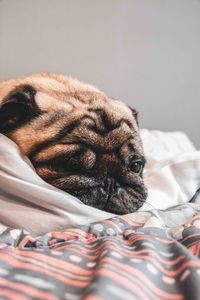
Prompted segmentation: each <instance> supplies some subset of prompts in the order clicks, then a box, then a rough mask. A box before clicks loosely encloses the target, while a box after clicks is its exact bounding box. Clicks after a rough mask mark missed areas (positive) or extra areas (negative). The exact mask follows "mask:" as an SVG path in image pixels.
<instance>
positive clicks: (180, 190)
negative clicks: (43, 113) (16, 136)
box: [0, 130, 200, 300]
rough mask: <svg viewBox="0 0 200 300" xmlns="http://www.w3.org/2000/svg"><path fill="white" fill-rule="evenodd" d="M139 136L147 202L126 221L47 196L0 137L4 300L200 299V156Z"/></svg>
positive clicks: (183, 145)
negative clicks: (142, 154) (144, 163)
mask: <svg viewBox="0 0 200 300" xmlns="http://www.w3.org/2000/svg"><path fill="white" fill-rule="evenodd" d="M141 135H142V139H143V144H144V149H145V153H146V157H147V166H146V170H145V174H144V179H145V182H146V185H147V186H148V190H149V196H148V199H147V202H146V203H145V205H144V206H143V207H142V208H141V209H140V210H139V211H137V212H135V213H132V214H129V215H123V216H116V215H112V214H110V213H107V212H102V211H99V210H97V209H94V208H92V207H87V206H85V205H83V204H81V203H80V201H79V200H78V199H76V198H74V197H72V196H71V195H69V194H66V193H64V192H62V191H60V190H57V189H56V188H54V187H52V186H49V185H48V184H47V183H45V182H44V181H42V180H41V179H40V178H39V177H38V176H37V175H36V174H35V172H34V169H33V167H32V165H31V164H30V162H29V161H28V160H27V158H25V157H22V156H21V154H20V152H19V150H18V148H17V146H16V145H15V144H14V143H13V142H12V141H10V140H9V139H7V138H6V137H4V136H3V135H1V136H0V157H1V159H0V207H1V210H0V223H1V225H0V299H20V300H21V299H22V300H28V299H52V300H56V299H69V300H78V299H88V300H95V299H96V300H100V299H109V300H110V299H173V300H174V299H177V300H178V299H199V298H200V286H199V282H200V259H199V256H200V190H199V188H200V151H197V150H196V149H195V148H194V146H193V145H192V143H191V142H190V140H189V139H188V137H187V136H186V135H185V134H184V133H180V132H173V133H164V132H160V131H149V130H141ZM66 203H67V205H66Z"/></svg>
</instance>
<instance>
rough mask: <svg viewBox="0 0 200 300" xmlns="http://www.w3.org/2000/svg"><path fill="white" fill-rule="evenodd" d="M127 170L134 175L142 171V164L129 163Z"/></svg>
mask: <svg viewBox="0 0 200 300" xmlns="http://www.w3.org/2000/svg"><path fill="white" fill-rule="evenodd" d="M129 168H130V169H131V171H133V172H134V173H141V172H142V170H143V164H142V162H140V161H133V162H131V163H130V166H129Z"/></svg>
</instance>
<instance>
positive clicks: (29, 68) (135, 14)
mask: <svg viewBox="0 0 200 300" xmlns="http://www.w3.org/2000/svg"><path fill="white" fill-rule="evenodd" d="M38 71H52V72H61V73H64V74H69V75H71V76H73V77H76V78H78V79H80V80H81V81H84V82H88V83H91V84H93V85H95V86H97V87H98V88H99V89H101V90H103V91H104V92H106V93H107V94H108V95H109V96H111V97H114V98H116V99H121V100H123V101H125V102H127V103H128V104H129V105H131V106H133V107H135V108H137V109H138V110H139V112H140V124H141V127H145V128H148V129H159V130H165V131H171V130H182V131H184V132H186V133H187V134H188V136H189V137H190V138H191V139H192V141H193V142H194V144H195V145H196V147H197V148H200V133H199V129H200V128H199V127H200V126H199V120H198V119H199V113H200V1H198V0H0V79H5V78H7V77H13V76H18V75H24V74H27V73H31V72H38Z"/></svg>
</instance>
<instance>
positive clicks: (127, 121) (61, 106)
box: [0, 73, 147, 214]
mask: <svg viewBox="0 0 200 300" xmlns="http://www.w3.org/2000/svg"><path fill="white" fill-rule="evenodd" d="M0 132H1V133H3V134H5V135H6V136H8V137H9V138H10V139H11V140H13V141H14V142H15V143H16V144H17V145H18V146H19V148H20V150H21V152H22V153H23V154H25V155H27V156H28V158H29V159H30V160H31V162H32V164H33V166H34V167H35V170H36V172H37V174H38V175H39V176H40V177H41V178H43V179H44V180H45V181H46V182H48V183H50V184H52V185H53V186H55V187H57V188H59V189H61V190H64V191H66V192H68V193H70V194H72V195H74V196H76V197H77V198H79V199H80V200H81V201H82V202H83V203H84V204H87V205H90V206H93V207H96V208H99V209H102V210H105V211H109V212H112V213H116V214H127V213H131V212H134V211H136V210H138V209H139V207H141V205H142V204H143V203H144V202H145V199H146V197H147V190H146V187H145V185H144V182H143V178H142V172H143V168H144V165H145V157H144V152H143V148H142V142H141V139H140V136H139V129H138V121H137V112H136V111H135V110H134V109H131V108H129V107H128V106H127V105H126V104H125V103H123V102H121V101H118V100H113V99H111V98H109V97H107V96H106V95H105V94H104V93H103V92H101V91H99V90H98V89H96V88H94V87H93V86H91V85H87V84H83V83H81V82H79V81H77V80H76V79H73V78H71V77H67V76H64V75H61V74H53V73H38V74H33V75H30V76H26V77H24V78H18V79H9V80H5V81H0ZM66 205H67V202H66Z"/></svg>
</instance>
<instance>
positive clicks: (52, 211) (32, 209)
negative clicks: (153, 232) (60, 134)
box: [0, 130, 200, 235]
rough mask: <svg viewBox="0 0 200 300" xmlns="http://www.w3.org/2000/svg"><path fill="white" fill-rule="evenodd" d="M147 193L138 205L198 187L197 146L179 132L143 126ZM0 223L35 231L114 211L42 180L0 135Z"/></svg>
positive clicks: (170, 200) (169, 199) (161, 203)
mask: <svg viewBox="0 0 200 300" xmlns="http://www.w3.org/2000/svg"><path fill="white" fill-rule="evenodd" d="M141 135H142V139H143V143H144V150H145V153H146V157H147V162H148V163H147V167H146V170H145V173H144V178H145V182H146V184H147V186H148V190H149V196H148V199H147V203H146V204H145V205H144V207H142V210H148V209H152V208H157V209H164V208H168V207H171V206H173V205H177V204H180V203H185V202H188V201H189V200H190V199H191V198H192V197H193V195H194V194H195V192H196V191H197V189H198V188H199V186H200V151H196V150H195V149H194V147H193V145H192V144H191V142H190V141H189V139H188V138H187V137H186V135H184V134H183V133H179V132H177V133H163V132H160V131H148V130H141ZM0 207H1V210H0V222H1V223H3V224H5V225H7V226H10V227H13V228H24V229H26V230H28V231H29V232H31V233H32V234H34V235H40V234H43V233H46V232H49V231H52V230H59V229H62V228H67V227H69V226H77V225H84V224H88V223H91V222H95V221H101V220H104V219H107V218H110V217H112V216H113V215H112V214H110V213H107V212H103V211H100V210H98V209H95V208H92V207H89V206H85V205H83V204H82V203H81V202H80V201H79V200H78V199H77V198H74V197H72V196H71V195H69V194H67V193H65V192H63V191H61V190H58V189H56V188H55V187H53V186H51V185H49V184H47V183H46V182H44V181H43V180H42V179H41V178H40V177H39V176H37V174H36V173H35V171H34V169H33V167H32V166H31V164H30V162H29V161H28V159H27V158H26V157H22V155H21V154H20V152H19V150H18V147H17V146H16V144H14V143H13V142H12V141H11V140H9V139H8V138H6V137H5V136H4V135H1V134H0Z"/></svg>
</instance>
